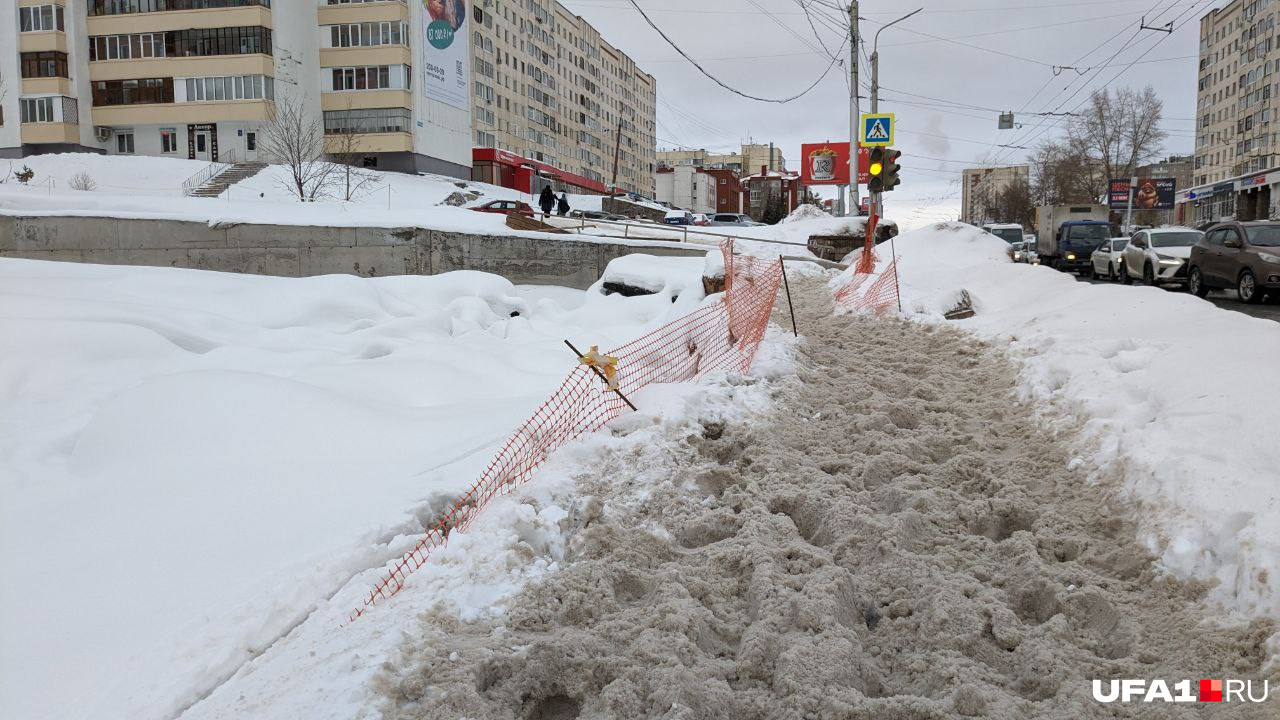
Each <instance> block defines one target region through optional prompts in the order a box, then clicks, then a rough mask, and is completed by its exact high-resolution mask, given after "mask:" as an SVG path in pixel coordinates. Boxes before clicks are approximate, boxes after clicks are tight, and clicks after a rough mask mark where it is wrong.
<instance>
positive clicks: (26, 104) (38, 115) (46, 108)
mask: <svg viewBox="0 0 1280 720" xmlns="http://www.w3.org/2000/svg"><path fill="white" fill-rule="evenodd" d="M18 106H19V111H20V112H21V114H22V117H21V120H22V122H24V123H47V122H54V120H53V98H52V97H39V98H21V99H20V100H19V101H18Z"/></svg>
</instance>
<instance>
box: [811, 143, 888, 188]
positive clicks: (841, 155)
mask: <svg viewBox="0 0 1280 720" xmlns="http://www.w3.org/2000/svg"><path fill="white" fill-rule="evenodd" d="M800 158H801V161H802V164H803V166H804V167H803V168H802V169H801V171H800V177H801V179H802V181H803V182H804V184H805V185H848V184H849V143H807V144H804V145H801V146H800ZM867 158H868V151H867V149H866V148H858V183H859V184H862V185H866V184H867V183H868V182H869V181H870V180H871V178H870V176H868V175H867V166H868V165H869V161H868V159H867Z"/></svg>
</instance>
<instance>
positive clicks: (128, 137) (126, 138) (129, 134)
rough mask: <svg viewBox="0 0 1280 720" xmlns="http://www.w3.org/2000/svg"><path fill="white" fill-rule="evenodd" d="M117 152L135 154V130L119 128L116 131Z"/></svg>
mask: <svg viewBox="0 0 1280 720" xmlns="http://www.w3.org/2000/svg"><path fill="white" fill-rule="evenodd" d="M116 152H118V153H122V154H126V155H132V154H133V131H132V130H124V131H121V130H117V131H116Z"/></svg>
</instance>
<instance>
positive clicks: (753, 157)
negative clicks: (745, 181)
mask: <svg viewBox="0 0 1280 720" xmlns="http://www.w3.org/2000/svg"><path fill="white" fill-rule="evenodd" d="M658 165H659V166H660V167H679V166H681V165H694V166H697V167H704V168H712V169H722V170H733V171H735V172H737V173H738V176H739V177H746V176H748V175H753V174H755V173H758V172H760V170H761V169H762V168H764V167H766V166H767V167H768V168H769V169H770V170H772V171H778V172H781V171H784V170H786V169H787V159H786V157H785V156H783V154H782V148H780V147H776V146H775V145H773V144H772V143H752V142H746V143H743V144H742V152H741V153H736V152H735V153H711V152H707V151H706V150H663V151H662V152H660V153H658Z"/></svg>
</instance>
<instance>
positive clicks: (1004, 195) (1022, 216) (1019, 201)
mask: <svg viewBox="0 0 1280 720" xmlns="http://www.w3.org/2000/svg"><path fill="white" fill-rule="evenodd" d="M992 210H993V211H994V213H995V216H996V219H998V220H999V221H1000V222H1006V223H1018V224H1019V225H1021V226H1022V227H1024V228H1029V227H1031V226H1032V225H1034V224H1035V206H1034V205H1033V204H1032V202H1031V185H1030V184H1029V183H1027V181H1025V180H1022V179H1017V180H1015V181H1013V182H1011V183H1009V184H1007V185H1005V186H1004V187H1003V188H1001V189H1000V191H999V192H997V193H996V196H995V197H994V198H993V199H992Z"/></svg>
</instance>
